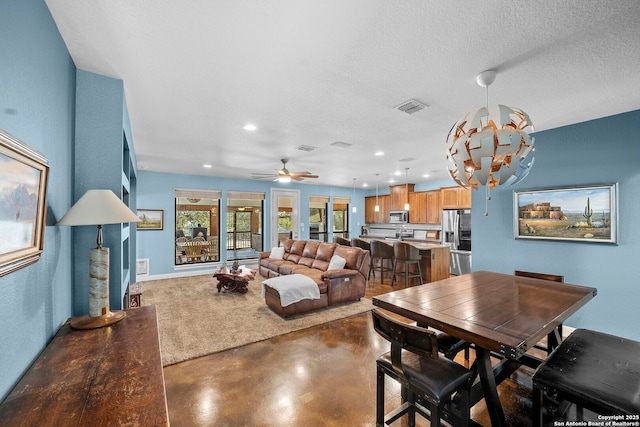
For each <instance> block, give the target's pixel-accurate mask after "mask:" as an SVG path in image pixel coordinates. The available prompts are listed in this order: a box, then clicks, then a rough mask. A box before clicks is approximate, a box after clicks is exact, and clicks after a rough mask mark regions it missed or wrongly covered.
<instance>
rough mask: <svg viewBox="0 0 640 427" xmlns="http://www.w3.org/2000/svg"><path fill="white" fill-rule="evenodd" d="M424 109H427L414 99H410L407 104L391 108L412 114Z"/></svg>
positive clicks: (425, 105)
mask: <svg viewBox="0 0 640 427" xmlns="http://www.w3.org/2000/svg"><path fill="white" fill-rule="evenodd" d="M426 107H428V105H427V104H423V103H422V102H419V101H416V100H415V99H410V100H408V101H407V102H403V103H402V104H400V105H398V106H395V107H393V108H395V109H396V110H400V111H402V112H403V113H407V114H413V113H417V112H418V111H420V110H422V109H424V108H426Z"/></svg>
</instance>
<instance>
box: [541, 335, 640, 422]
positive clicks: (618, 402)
mask: <svg viewBox="0 0 640 427" xmlns="http://www.w3.org/2000/svg"><path fill="white" fill-rule="evenodd" d="M638 354H640V342H638V341H633V340H630V339H626V338H620V337H617V336H614V335H609V334H604V333H602V332H596V331H591V330H588V329H576V330H575V331H574V332H573V333H572V334H571V335H569V337H568V338H567V339H566V340H564V341H563V342H562V343H561V344H560V345H559V346H558V348H556V350H555V351H554V352H553V353H551V356H549V357H548V358H547V359H546V360H545V361H544V362H542V364H541V365H540V366H538V369H536V371H535V373H534V374H533V377H532V378H533V426H534V427H538V426H542V425H543V424H544V425H553V424H552V423H551V421H550V420H547V423H544V421H543V415H544V414H543V412H544V408H545V405H544V403H548V404H549V403H551V402H550V400H552V399H545V397H547V396H548V397H550V398H551V397H553V400H556V399H558V400H559V401H560V402H559V403H562V402H563V401H564V402H570V403H573V404H575V405H576V406H577V409H576V416H575V418H573V417H572V418H573V419H580V420H581V419H582V413H581V412H582V410H583V408H584V409H587V410H589V411H593V412H595V413H596V414H599V415H620V416H622V417H623V418H621V419H623V420H635V421H637V420H638V418H637V416H638V414H640V359H638ZM547 406H549V405H547ZM550 406H551V408H553V409H557V408H564V409H566V408H568V405H567V407H566V408H565V406H564V405H558V404H557V403H553V404H551V405H550ZM551 408H550V409H551ZM548 412H549V415H550V414H551V413H553V412H556V411H551V410H549V411H548ZM557 412H560V413H556V414H555V416H556V417H557V416H562V415H563V414H562V412H564V411H563V410H561V411H557ZM625 415H626V416H631V417H635V418H624V416H625Z"/></svg>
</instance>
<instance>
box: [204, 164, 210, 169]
mask: <svg viewBox="0 0 640 427" xmlns="http://www.w3.org/2000/svg"><path fill="white" fill-rule="evenodd" d="M202 167H203V168H210V167H212V166H211V165H208V164H207V165H202Z"/></svg>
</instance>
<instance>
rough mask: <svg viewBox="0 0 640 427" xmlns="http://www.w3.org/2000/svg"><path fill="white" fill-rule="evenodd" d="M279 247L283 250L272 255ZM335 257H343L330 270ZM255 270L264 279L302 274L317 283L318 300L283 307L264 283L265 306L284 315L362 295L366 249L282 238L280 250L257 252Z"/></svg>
mask: <svg viewBox="0 0 640 427" xmlns="http://www.w3.org/2000/svg"><path fill="white" fill-rule="evenodd" d="M282 249H284V253H278V254H276V253H277V252H282V251H281V250H282ZM334 255H335V256H336V257H335V258H334ZM338 257H339V258H338ZM336 259H338V262H339V263H340V262H341V259H343V260H344V267H342V268H331V269H330V264H332V267H333V265H334V264H335V261H336ZM259 271H260V275H262V276H263V277H265V278H273V277H278V276H283V275H291V274H302V275H304V276H307V277H309V278H311V279H312V280H313V281H314V282H315V283H316V284H317V286H318V288H319V291H320V298H319V299H304V300H302V301H299V302H295V303H293V304H290V305H286V306H283V305H282V304H281V300H280V294H279V292H278V291H277V290H276V289H273V288H271V287H269V286H266V285H265V286H264V294H265V302H266V303H267V305H268V306H269V307H271V309H272V310H273V311H275V312H276V313H278V314H279V315H280V316H282V317H288V316H291V315H294V314H299V313H304V312H307V311H311V310H316V309H318V308H323V307H328V306H332V305H335V304H339V303H343V302H347V301H354V300H359V299H360V298H361V297H363V296H364V294H365V289H366V286H367V276H368V275H369V252H368V251H365V250H363V249H361V248H357V247H350V246H343V245H338V244H336V243H326V242H317V241H312V240H309V241H307V240H292V239H285V240H283V241H282V242H281V249H280V251H277V250H275V248H274V249H273V250H272V251H271V252H262V253H261V254H260V262H259Z"/></svg>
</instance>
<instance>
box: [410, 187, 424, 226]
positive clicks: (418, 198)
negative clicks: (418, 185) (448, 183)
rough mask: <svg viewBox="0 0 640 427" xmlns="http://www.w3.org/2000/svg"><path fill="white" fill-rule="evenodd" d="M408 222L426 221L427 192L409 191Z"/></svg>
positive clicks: (421, 222)
mask: <svg viewBox="0 0 640 427" xmlns="http://www.w3.org/2000/svg"><path fill="white" fill-rule="evenodd" d="M409 206H410V209H409V223H411V224H426V223H427V193H425V192H419V193H409Z"/></svg>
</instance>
